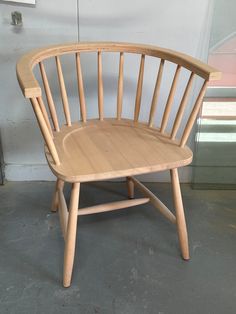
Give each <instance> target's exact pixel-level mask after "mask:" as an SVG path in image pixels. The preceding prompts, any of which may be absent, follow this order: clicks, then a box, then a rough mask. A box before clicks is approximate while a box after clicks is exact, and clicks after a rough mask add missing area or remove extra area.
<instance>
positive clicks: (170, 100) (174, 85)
mask: <svg viewBox="0 0 236 314" xmlns="http://www.w3.org/2000/svg"><path fill="white" fill-rule="evenodd" d="M180 70H181V66H180V65H179V64H178V65H177V68H176V71H175V75H174V79H173V81H172V85H171V89H170V93H169V96H168V100H167V103H166V107H165V111H164V114H163V118H162V122H161V133H164V132H165V129H166V126H167V122H168V119H169V115H170V111H171V107H172V104H173V100H174V96H175V91H176V88H177V83H178V78H179V74H180Z"/></svg>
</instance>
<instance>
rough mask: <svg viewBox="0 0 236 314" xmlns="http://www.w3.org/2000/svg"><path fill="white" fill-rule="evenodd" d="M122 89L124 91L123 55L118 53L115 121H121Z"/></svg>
mask: <svg viewBox="0 0 236 314" xmlns="http://www.w3.org/2000/svg"><path fill="white" fill-rule="evenodd" d="M123 89H124V53H123V52H121V53H120V64H119V78H118V90H117V119H118V120H120V119H121V114H122V102H123Z"/></svg>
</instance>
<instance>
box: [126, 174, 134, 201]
mask: <svg viewBox="0 0 236 314" xmlns="http://www.w3.org/2000/svg"><path fill="white" fill-rule="evenodd" d="M126 183H127V189H128V197H129V198H134V182H133V181H132V180H131V178H130V177H126Z"/></svg>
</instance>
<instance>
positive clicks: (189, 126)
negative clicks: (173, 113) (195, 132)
mask: <svg viewBox="0 0 236 314" xmlns="http://www.w3.org/2000/svg"><path fill="white" fill-rule="evenodd" d="M207 83H208V81H204V83H203V85H202V88H201V90H200V92H199V94H198V97H197V100H196V102H195V104H194V107H193V109H192V112H191V114H190V117H189V119H188V122H187V124H186V127H185V129H184V132H183V135H182V138H181V142H180V146H181V147H184V146H185V144H186V142H187V140H188V137H189V135H190V132H191V130H192V127H193V124H194V121H195V119H196V118H197V114H198V112H199V110H200V108H201V105H202V101H203V97H204V95H205V92H206V88H207Z"/></svg>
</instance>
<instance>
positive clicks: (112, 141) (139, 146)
mask: <svg viewBox="0 0 236 314" xmlns="http://www.w3.org/2000/svg"><path fill="white" fill-rule="evenodd" d="M91 52H93V53H94V54H97V86H98V92H97V94H98V113H99V116H98V118H97V117H95V118H96V119H88V120H87V115H86V109H87V105H86V97H85V90H84V83H83V81H84V80H83V74H82V72H85V71H86V69H85V68H83V71H82V67H81V64H82V62H81V56H82V55H83V54H86V53H91ZM107 53H109V54H116V55H117V53H118V57H119V67H118V68H117V112H116V116H115V117H114V118H109V119H108V118H105V117H104V104H103V103H104V92H103V79H104V77H103V74H102V69H103V66H102V56H103V54H107ZM65 54H72V55H74V57H75V61H74V62H75V63H74V64H75V71H76V73H77V79H78V80H77V84H78V92H79V103H80V106H79V107H80V108H79V107H78V116H79V111H80V113H81V121H77V122H73V123H72V121H71V120H72V119H71V114H70V106H69V100H68V95H67V90H66V84H65V80H64V76H63V71H62V63H61V59H62V58H60V56H61V55H65ZM128 54H129V57H130V55H131V54H132V55H135V56H136V57H137V55H139V56H140V65H139V74H138V77H137V92H136V98H135V100H133V99H130V103H133V104H134V107H133V108H134V109H133V112H134V113H133V118H132V119H125V117H124V115H123V114H122V103H123V94H124V65H125V58H126V56H127V55H128ZM50 58H55V68H56V69H57V77H58V82H59V86H60V94H61V99H62V104H63V111H64V118H65V124H62V125H60V124H59V118H58V115H57V107H58V105H57V106H56V105H55V100H54V99H53V95H52V91H51V88H50V85H49V80H48V77H47V74H46V69H45V63H43V61H45V60H46V59H50ZM148 58H155V60H156V62H157V66H156V69H157V70H156V73H157V74H156V78H155V82H154V83H155V84H154V85H153V86H154V91H153V96H152V101H151V104H147V103H146V104H145V106H149V107H150V113H149V118H148V121H147V122H145V121H140V109H141V98H142V89H143V81H144V70H145V63H146V60H147V59H148ZM166 64H172V65H173V66H175V72H174V75H173V78H172V79H171V81H172V82H171V84H170V90H169V95H168V97H167V101H166V105H165V106H164V110H163V112H162V113H158V110H157V109H159V107H160V106H159V105H158V103H159V99H160V94H161V87H162V86H161V85H162V77H163V73H164V72H165V67H166ZM36 65H38V66H39V69H40V73H41V77H42V82H43V87H40V84H39V81H37V80H36V78H35V76H34V74H33V68H34V67H35V66H36ZM167 69H168V67H167ZM182 70H183V71H185V72H186V73H187V81H186V82H182V81H181V82H180V83H181V84H182V85H181V86H184V91H183V92H182V96H181V100H180V102H179V104H178V105H177V104H176V103H175V106H173V103H174V97H175V94H176V90H177V87H178V81H179V79H180V73H181V71H182ZM17 78H18V81H19V84H20V87H21V89H22V92H23V94H24V96H25V97H26V98H29V99H30V101H31V104H32V106H33V109H34V112H35V115H36V118H37V120H38V124H39V127H40V130H41V132H42V135H43V138H44V141H45V154H46V158H47V161H48V164H49V167H50V168H51V170H52V172H53V173H54V175H55V176H56V177H57V182H56V188H55V193H54V196H53V202H52V211H57V209H58V208H59V217H60V222H61V227H62V232H63V235H64V239H65V252H64V276H63V285H64V287H69V286H70V283H71V275H72V268H73V261H74V254H75V243H76V230H77V217H78V216H80V215H88V214H94V213H99V212H106V211H111V210H116V209H121V208H126V207H130V206H134V205H139V204H144V203H147V202H148V201H150V202H151V203H152V204H153V205H154V206H155V207H156V208H157V209H158V210H159V211H160V212H161V213H162V214H163V215H164V216H165V217H166V218H167V219H168V220H169V221H171V222H172V223H173V224H176V226H177V232H178V237H179V243H180V249H181V252H182V257H183V259H185V260H188V259H189V248H188V236H187V229H186V223H185V216H184V209H183V204H182V197H181V190H180V184H179V177H178V168H179V167H183V166H186V165H188V164H190V163H191V161H192V152H191V150H190V149H189V148H188V147H187V146H186V142H187V139H188V137H189V134H190V131H191V129H192V126H193V124H194V121H195V119H196V117H197V115H198V112H199V109H200V107H201V103H202V100H203V96H204V93H205V91H206V87H207V82H208V81H209V80H217V79H219V78H220V73H219V72H218V71H216V70H215V69H213V68H212V67H210V66H208V65H206V64H203V63H202V62H200V61H198V60H196V59H194V58H192V57H190V56H187V55H185V54H182V53H178V52H174V51H171V50H167V49H162V48H159V47H154V46H149V45H139V44H129V43H112V42H108V43H107V42H95V43H75V44H64V45H57V46H51V47H48V48H42V49H37V50H34V51H32V52H30V53H28V54H26V55H24V56H23V57H22V58H21V59H20V60H19V62H18V63H17ZM197 78H201V82H200V81H199V82H200V83H201V84H200V83H199V82H198V83H197V84H194V85H195V92H194V93H192V91H193V83H194V81H195V80H196V79H197ZM199 84H200V85H201V86H200V87H199V89H198V90H197V86H199ZM43 91H44V93H45V95H44V94H43ZM191 94H194V95H195V98H194V97H192V96H191ZM190 96H191V97H190ZM44 97H45V99H46V101H47V108H46V106H45V101H44ZM190 98H191V99H193V98H194V100H193V101H192V102H193V106H192V109H191V110H190V109H189V108H190V107H189V106H190V103H191V101H190V100H191V99H190ZM143 102H145V100H144V99H143ZM176 106H177V107H178V108H177V110H176ZM160 108H161V107H160ZM186 108H188V110H187V112H189V116H188V117H187V120H186ZM173 109H175V113H174V115H175V118H174V122H173V124H172V126H171V128H170V130H169V131H167V126H168V124H169V118H170V114H171V110H173ZM156 111H157V113H158V115H157V116H158V117H161V118H160V125H159V126H156V125H155V121H156V120H155V116H156V115H155V114H156ZM172 116H173V114H172ZM183 117H185V118H183ZM183 120H185V127H184V128H183V130H182V132H181V134H179V133H180V130H181V128H180V125H182V124H183V122H184V121H183ZM154 125H155V126H154ZM163 170H170V175H171V183H172V192H173V201H174V206H175V212H176V215H174V214H173V213H172V212H171V211H170V210H169V209H168V208H167V207H166V206H165V205H164V204H163V203H162V202H161V201H160V200H159V199H158V198H157V197H156V196H155V195H154V194H153V193H152V192H151V191H149V190H148V189H147V188H146V187H145V186H144V185H143V184H142V183H140V182H139V181H138V180H137V179H136V178H134V175H139V174H146V173H151V172H158V171H163ZM120 177H126V178H127V186H128V197H129V199H128V200H121V201H119V202H112V203H106V204H102V205H96V206H91V207H87V208H79V209H78V203H79V193H80V184H81V183H83V182H89V181H94V180H107V179H114V178H120ZM65 182H69V183H71V184H72V191H71V197H70V204H69V209H68V208H67V204H66V201H65V198H64V194H63V186H64V183H65ZM134 186H135V187H137V188H138V189H139V190H140V191H142V192H143V194H144V195H145V197H144V198H138V199H134Z"/></svg>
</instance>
